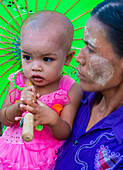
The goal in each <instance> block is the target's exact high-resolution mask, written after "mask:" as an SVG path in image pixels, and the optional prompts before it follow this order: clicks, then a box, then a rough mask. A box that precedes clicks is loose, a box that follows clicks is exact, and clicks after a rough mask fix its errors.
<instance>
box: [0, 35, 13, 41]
mask: <svg viewBox="0 0 123 170" xmlns="http://www.w3.org/2000/svg"><path fill="white" fill-rule="evenodd" d="M0 36H1V37H3V38H5V39H7V40H8V39H11V40H14V38H12V37H8V36H6V35H2V34H0ZM9 41H10V40H9Z"/></svg>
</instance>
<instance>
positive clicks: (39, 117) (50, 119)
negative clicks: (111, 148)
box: [34, 99, 59, 127]
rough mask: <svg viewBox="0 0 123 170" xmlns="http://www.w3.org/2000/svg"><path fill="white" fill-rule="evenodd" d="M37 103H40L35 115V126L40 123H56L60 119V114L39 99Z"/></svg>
mask: <svg viewBox="0 0 123 170" xmlns="http://www.w3.org/2000/svg"><path fill="white" fill-rule="evenodd" d="M37 103H38V105H37V108H36V113H35V115H34V126H35V127H36V126H37V125H40V124H41V125H50V126H52V125H54V124H55V123H56V121H57V120H58V119H59V115H58V114H57V113H56V112H55V111H54V110H52V109H51V108H50V107H48V106H47V105H45V104H44V103H42V102H41V101H40V100H38V99H37Z"/></svg>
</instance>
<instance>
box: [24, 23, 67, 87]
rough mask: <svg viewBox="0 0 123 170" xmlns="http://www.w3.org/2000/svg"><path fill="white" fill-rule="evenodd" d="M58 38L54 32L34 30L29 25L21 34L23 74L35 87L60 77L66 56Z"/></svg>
mask: <svg viewBox="0 0 123 170" xmlns="http://www.w3.org/2000/svg"><path fill="white" fill-rule="evenodd" d="M58 38H59V37H58V35H57V34H56V32H55V30H50V31H48V29H43V30H39V29H36V30H35V29H32V28H31V27H30V25H29V24H28V25H27V26H26V27H25V28H24V29H23V30H22V32H21V59H22V67H23V72H24V74H25V76H26V77H27V78H28V79H30V80H31V81H32V82H33V83H34V84H35V85H37V86H44V85H47V84H50V83H52V82H54V81H57V80H58V79H59V77H60V76H61V70H62V67H63V65H64V64H65V60H66V54H65V52H64V50H63V48H62V47H61V46H60V45H59V43H58V42H59V39H58Z"/></svg>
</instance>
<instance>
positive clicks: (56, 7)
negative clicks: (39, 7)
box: [54, 0, 61, 11]
mask: <svg viewBox="0 0 123 170" xmlns="http://www.w3.org/2000/svg"><path fill="white" fill-rule="evenodd" d="M60 2H61V0H59V2H58V4H57V5H56V7H55V8H54V11H55V10H56V8H57V7H58V5H59V4H60Z"/></svg>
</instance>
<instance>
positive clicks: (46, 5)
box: [44, 0, 48, 10]
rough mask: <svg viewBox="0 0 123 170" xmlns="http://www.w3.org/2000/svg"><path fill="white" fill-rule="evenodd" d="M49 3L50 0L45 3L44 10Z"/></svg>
mask: <svg viewBox="0 0 123 170" xmlns="http://www.w3.org/2000/svg"><path fill="white" fill-rule="evenodd" d="M47 3H48V0H47V1H46V4H45V7H44V10H45V9H46V6H47Z"/></svg>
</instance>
